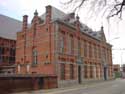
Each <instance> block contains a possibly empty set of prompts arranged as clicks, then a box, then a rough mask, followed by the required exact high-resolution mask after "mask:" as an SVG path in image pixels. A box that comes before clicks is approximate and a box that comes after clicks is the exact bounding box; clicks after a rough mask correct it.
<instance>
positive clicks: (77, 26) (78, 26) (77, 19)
mask: <svg viewBox="0 0 125 94" xmlns="http://www.w3.org/2000/svg"><path fill="white" fill-rule="evenodd" d="M76 30H77V31H78V32H79V31H80V22H79V16H78V15H77V16H76Z"/></svg>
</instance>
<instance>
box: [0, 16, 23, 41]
mask: <svg viewBox="0 0 125 94" xmlns="http://www.w3.org/2000/svg"><path fill="white" fill-rule="evenodd" d="M21 29H22V22H21V21H18V20H16V19H13V18H10V17H7V16H5V15H2V14H0V37H3V38H7V39H14V40H15V39H16V33H17V32H18V31H21Z"/></svg>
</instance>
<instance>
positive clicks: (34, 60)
mask: <svg viewBox="0 0 125 94" xmlns="http://www.w3.org/2000/svg"><path fill="white" fill-rule="evenodd" d="M33 64H37V51H36V50H33Z"/></svg>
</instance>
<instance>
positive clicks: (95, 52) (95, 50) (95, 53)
mask: <svg viewBox="0 0 125 94" xmlns="http://www.w3.org/2000/svg"><path fill="white" fill-rule="evenodd" d="M94 55H95V58H96V57H97V48H96V45H95V46H94Z"/></svg>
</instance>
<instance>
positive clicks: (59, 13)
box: [40, 6, 66, 21]
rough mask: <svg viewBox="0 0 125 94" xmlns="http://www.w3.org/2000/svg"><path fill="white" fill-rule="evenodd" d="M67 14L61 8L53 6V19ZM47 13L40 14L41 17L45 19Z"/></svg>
mask: <svg viewBox="0 0 125 94" xmlns="http://www.w3.org/2000/svg"><path fill="white" fill-rule="evenodd" d="M65 16H66V14H65V13H64V12H62V11H60V10H59V9H57V8H55V7H53V6H52V20H53V21H54V20H57V19H62V18H64V17H65ZM45 17H46V14H45V13H44V14H43V15H41V16H40V18H41V19H43V20H45Z"/></svg>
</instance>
